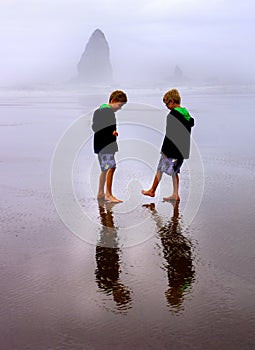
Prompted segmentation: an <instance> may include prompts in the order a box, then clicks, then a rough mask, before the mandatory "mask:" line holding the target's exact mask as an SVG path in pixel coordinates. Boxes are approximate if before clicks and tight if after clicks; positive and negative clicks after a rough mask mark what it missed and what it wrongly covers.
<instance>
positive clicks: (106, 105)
mask: <svg viewBox="0 0 255 350" xmlns="http://www.w3.org/2000/svg"><path fill="white" fill-rule="evenodd" d="M99 108H100V109H104V108H112V107H111V106H109V105H108V104H107V103H103V104H102V105H101V106H100V107H99Z"/></svg>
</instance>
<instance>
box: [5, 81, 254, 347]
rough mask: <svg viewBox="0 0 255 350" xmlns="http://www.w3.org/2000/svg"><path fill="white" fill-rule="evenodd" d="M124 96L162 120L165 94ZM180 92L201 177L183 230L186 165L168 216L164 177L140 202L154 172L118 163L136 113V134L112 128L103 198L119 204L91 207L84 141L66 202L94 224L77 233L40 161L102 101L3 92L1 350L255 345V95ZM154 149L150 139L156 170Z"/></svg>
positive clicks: (102, 97)
mask: <svg viewBox="0 0 255 350" xmlns="http://www.w3.org/2000/svg"><path fill="white" fill-rule="evenodd" d="M126 91H127V93H128V97H129V100H130V101H133V103H136V106H137V105H138V104H139V105H140V106H143V107H141V110H143V113H145V114H146V109H148V108H147V106H155V108H158V109H160V108H161V109H162V118H164V116H166V115H167V110H165V109H164V107H163V104H162V103H161V98H162V96H163V94H164V92H165V90H164V89H159V88H157V89H151V90H150V89H148V90H142V89H136V90H135V89H128V88H127V89H126ZM180 91H181V93H182V96H183V105H184V106H186V107H187V108H189V109H190V111H191V114H192V115H193V116H194V118H195V121H196V125H195V128H194V131H193V138H194V140H195V142H196V145H197V147H198V149H199V152H200V155H201V159H202V165H203V169H204V176H203V180H204V190H203V196H202V201H201V205H200V206H199V208H198V211H197V213H196V215H195V216H194V218H193V220H192V221H191V222H190V224H189V225H188V226H187V225H185V215H184V214H185V207H186V205H187V202H188V200H189V186H190V184H189V183H190V174H189V171H188V168H187V166H185V165H184V166H183V169H182V173H181V177H180V179H181V180H180V192H181V198H182V199H181V202H180V204H179V205H178V206H175V205H172V204H171V203H165V202H163V201H162V197H163V196H165V195H169V194H170V192H171V179H169V178H168V177H167V176H166V175H164V177H163V179H162V184H161V186H160V189H159V191H158V193H157V195H156V197H155V198H153V199H151V198H147V197H143V196H142V195H141V194H140V190H141V189H142V188H146V187H148V186H149V185H150V182H151V181H152V177H153V169H152V167H150V166H148V164H144V163H143V162H142V160H141V159H130V160H128V159H127V160H123V161H122V160H121V159H122V158H121V144H123V149H124V146H125V139H127V138H132V125H134V122H135V119H136V117H135V116H136V113H138V111H137V110H135V114H133V117H132V118H133V119H132V120H131V122H132V123H133V124H132V123H131V125H128V124H127V123H126V124H125V123H123V124H122V125H120V129H119V131H120V147H119V148H120V149H119V153H118V156H117V157H119V158H118V159H119V165H118V168H117V170H116V174H115V179H114V191H115V194H116V196H118V197H120V198H122V199H124V203H123V204H118V205H111V204H109V203H98V202H97V200H96V199H95V196H94V195H95V191H96V184H97V176H98V174H99V168H98V164H97V161H96V158H95V156H94V154H93V152H92V146H91V148H90V143H89V142H90V141H88V142H87V143H86V144H85V145H84V147H83V148H81V150H80V152H79V155H78V156H77V159H76V162H75V166H74V192H75V194H76V198H77V202H79V205H80V207H81V210H82V211H83V212H84V215H86V216H87V217H88V218H89V220H90V222H91V225H88V228H87V230H84V232H83V233H84V234H83V235H82V237H81V236H79V235H76V234H75V233H73V232H71V231H70V230H69V229H68V227H67V225H66V222H63V221H62V220H61V218H60V217H59V215H58V213H57V210H56V208H55V206H54V203H53V198H52V193H51V186H50V172H51V165H52V163H51V162H52V157H53V154H54V150H55V149H56V146H57V144H58V142H59V140H60V139H61V137H62V135H63V134H64V133H65V131H66V130H67V129H68V128H69V127H70V125H72V123H74V122H75V121H76V120H78V118H79V117H80V116H81V115H83V114H86V113H90V112H91V111H92V110H93V109H95V108H96V107H97V106H98V105H99V104H100V103H103V102H105V101H106V99H107V96H108V91H106V92H104V91H102V90H97V91H95V92H93V94H91V93H88V92H86V91H81V90H71V89H58V90H52V89H49V90H46V89H44V90H8V91H3V90H2V91H1V92H0V94H1V100H2V101H3V102H2V103H1V122H0V124H1V125H0V126H1V127H0V144H1V158H0V167H1V171H0V186H1V198H2V200H1V245H0V250H1V254H0V262H1V292H0V293H1V301H0V304H1V321H0V322H1V336H0V343H1V349H4V350H9V349H12V350H14V349H18V350H23V349H24V350H25V349H26V350H29V349H38V350H40V349H42V350H44V349H68V350H69V349H179V350H180V349H185V350H186V349H231V350H235V349H238V350H239V349H242V350H243V349H252V348H253V346H254V342H255V334H254V327H255V322H254V321H255V301H254V292H255V283H254V277H255V272H254V262H255V255H254V251H255V240H254V226H255V217H254V213H255V201H254V193H255V181H254V180H255V175H254V174H255V172H254V171H255V160H254V154H255V141H254V135H253V133H254V127H255V121H254V118H253V113H254V108H255V105H254V89H251V88H250V89H247V88H246V87H244V88H243V89H240V88H238V89H234V88H232V87H231V88H230V87H228V88H217V87H215V88H213V87H211V88H209V87H201V88H192V89H191V88H183V89H181V88H180ZM133 106H134V105H133ZM153 108H154V107H153ZM124 109H125V107H124ZM124 109H123V112H122V111H121V112H118V114H117V118H118V121H120V122H121V113H123V115H124ZM131 109H132V105H130V110H131ZM137 115H138V114H137ZM125 116H126V117H127V116H128V106H127V110H126V114H125ZM162 120H163V119H162ZM160 121H161V119H160ZM120 124H121V123H120ZM157 124H158V121H156V123H155V125H157ZM88 127H89V126H88ZM159 128H163V129H164V125H159ZM139 130H140V129H139V127H138V126H137V127H136V132H137V133H138V135H139ZM89 132H90V131H89ZM121 132H122V135H121ZM125 133H127V134H126V135H123V134H125ZM128 133H129V135H128ZM91 135H92V133H91ZM146 135H147V134H146ZM147 136H148V137H152V136H153V134H150V133H149V134H148V135H147ZM136 137H138V136H137V135H136ZM160 142H161V141H160V134H157V135H156V136H155V145H154V146H153V147H154V148H153V147H152V148H151V149H153V151H151V152H152V153H151V154H152V158H151V159H152V163H153V162H154V163H155V164H156V161H157V145H158V146H159V145H160ZM137 150H138V149H137ZM158 151H159V150H158ZM146 152H147V151H146ZM146 154H147V153H146ZM158 156H159V153H158ZM154 163H153V164H154ZM91 164H92V165H93V166H92V165H91ZM92 168H93V171H92V170H91V169H92ZM200 180H201V181H202V179H200ZM198 181H199V179H198ZM67 206H68V204H67ZM127 229H128V230H127ZM123 237H124V238H125V237H126V238H125V239H126V240H125V239H124V238H123ZM129 237H131V238H130V241H129Z"/></svg>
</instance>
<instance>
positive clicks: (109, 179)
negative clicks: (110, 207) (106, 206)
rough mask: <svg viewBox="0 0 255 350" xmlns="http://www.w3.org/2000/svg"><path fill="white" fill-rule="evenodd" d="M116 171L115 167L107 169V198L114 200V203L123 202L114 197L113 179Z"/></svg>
mask: <svg viewBox="0 0 255 350" xmlns="http://www.w3.org/2000/svg"><path fill="white" fill-rule="evenodd" d="M114 171H115V168H110V169H108V170H107V173H106V192H105V200H107V201H110V202H113V203H120V202H122V200H120V199H118V198H116V197H114V196H113V194H112V180H113V174H114Z"/></svg>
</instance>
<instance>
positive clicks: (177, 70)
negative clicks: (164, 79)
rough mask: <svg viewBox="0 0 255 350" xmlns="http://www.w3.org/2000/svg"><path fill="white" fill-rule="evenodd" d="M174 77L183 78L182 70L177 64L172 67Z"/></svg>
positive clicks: (177, 79) (178, 79)
mask: <svg viewBox="0 0 255 350" xmlns="http://www.w3.org/2000/svg"><path fill="white" fill-rule="evenodd" d="M174 79H175V80H176V81H180V80H182V79H183V72H182V70H181V68H180V67H179V66H175V69H174Z"/></svg>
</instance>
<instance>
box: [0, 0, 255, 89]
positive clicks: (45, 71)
mask: <svg viewBox="0 0 255 350" xmlns="http://www.w3.org/2000/svg"><path fill="white" fill-rule="evenodd" d="M134 5H135V7H134ZM0 6H1V11H0V13H1V14H0V16H1V17H0V18H1V28H2V33H5V34H4V36H3V38H2V39H3V43H2V48H3V54H2V55H1V58H0V69H1V83H0V86H17V85H22V84H23V85H29V84H37V83H38V84H40V83H46V84H47V83H64V82H68V81H69V80H72V79H74V78H75V77H76V76H77V74H78V73H77V65H78V63H79V61H80V58H81V56H82V54H83V52H84V49H85V47H86V44H87V43H88V41H89V38H90V37H91V35H92V33H93V32H94V31H95V30H96V29H97V28H98V29H100V30H102V32H103V33H104V35H105V37H106V40H107V42H108V44H109V48H110V60H111V64H112V68H113V79H114V81H116V82H125V81H127V82H131V83H132V82H134V83H137V82H141V83H155V84H157V83H164V82H167V81H169V80H171V81H172V80H173V76H174V70H175V67H176V66H178V67H179V68H180V69H181V71H182V72H183V79H182V80H181V81H180V83H184V84H185V83H192V82H204V83H212V84H222V83H230V84H231V83H234V84H235V83H254V82H255V70H254V63H253V62H254V58H255V57H254V56H255V55H254V49H253V47H252V45H251V39H252V33H253V31H254V30H252V28H253V27H254V7H255V5H254V4H253V2H252V1H246V6H245V7H244V6H243V4H234V5H233V3H232V2H230V1H213V2H211V3H210V4H204V3H203V2H202V1H201V0H194V1H187V0H181V1H170V2H167V1H164V0H161V1H157V2H155V3H154V2H150V1H147V0H143V1H141V2H140V3H139V4H137V3H135V2H134V1H130V2H129V3H128V4H126V5H125V8H124V9H123V8H120V7H119V6H118V3H117V2H116V1H115V0H111V1H108V2H107V4H106V2H105V1H103V2H100V3H99V2H97V1H95V2H94V3H93V4H86V3H84V1H81V0H77V1H75V2H74V3H70V2H69V1H60V0H56V1H55V2H54V4H52V3H50V2H48V1H44V2H42V1H39V2H38V3H37V4H33V3H31V2H28V1H27V0H23V1H18V0H14V1H12V4H9V3H8V2H7V1H4V2H2V3H1V5H0ZM134 9H135V10H134Z"/></svg>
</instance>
